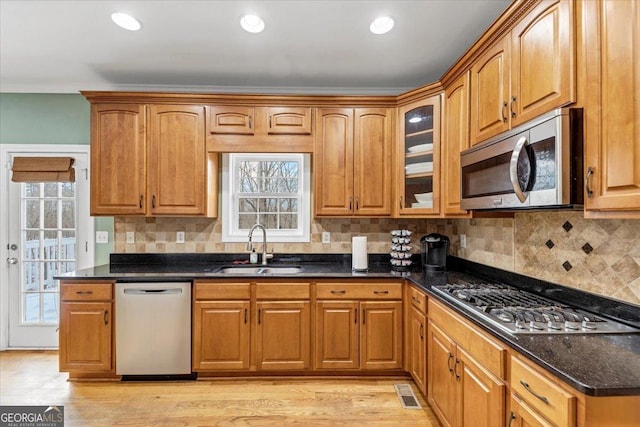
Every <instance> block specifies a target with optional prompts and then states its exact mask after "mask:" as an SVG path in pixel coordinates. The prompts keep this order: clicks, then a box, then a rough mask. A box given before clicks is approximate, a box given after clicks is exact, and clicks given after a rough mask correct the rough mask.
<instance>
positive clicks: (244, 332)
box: [191, 280, 253, 371]
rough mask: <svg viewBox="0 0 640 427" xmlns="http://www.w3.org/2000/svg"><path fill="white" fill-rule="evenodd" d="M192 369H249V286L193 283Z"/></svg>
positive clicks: (227, 283) (213, 282)
mask: <svg viewBox="0 0 640 427" xmlns="http://www.w3.org/2000/svg"><path fill="white" fill-rule="evenodd" d="M193 286H194V289H193V295H194V300H195V301H194V303H193V324H192V350H191V355H192V369H193V370H194V371H228V370H248V369H249V368H250V349H251V319H252V318H253V317H252V315H251V303H250V298H251V290H250V287H251V284H250V283H249V282H226V281H206V280H202V281H198V280H197V281H195V283H194V285H193Z"/></svg>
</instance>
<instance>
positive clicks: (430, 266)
mask: <svg viewBox="0 0 640 427" xmlns="http://www.w3.org/2000/svg"><path fill="white" fill-rule="evenodd" d="M420 249H421V251H422V268H423V269H425V270H427V271H444V270H446V269H447V255H448V254H449V238H448V237H447V236H445V235H443V234H438V233H431V234H427V235H426V236H422V238H421V239H420Z"/></svg>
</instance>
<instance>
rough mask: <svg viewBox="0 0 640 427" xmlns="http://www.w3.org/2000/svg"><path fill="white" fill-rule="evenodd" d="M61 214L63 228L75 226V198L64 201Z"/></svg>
mask: <svg viewBox="0 0 640 427" xmlns="http://www.w3.org/2000/svg"><path fill="white" fill-rule="evenodd" d="M61 216H62V228H73V227H75V221H76V212H75V202H74V201H73V200H63V201H62V212H61Z"/></svg>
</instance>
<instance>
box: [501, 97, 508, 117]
mask: <svg viewBox="0 0 640 427" xmlns="http://www.w3.org/2000/svg"><path fill="white" fill-rule="evenodd" d="M505 108H507V101H505V102H504V104H502V111H500V114H502V121H503V122H506V121H507V116H506V115H505V114H504V109H505Z"/></svg>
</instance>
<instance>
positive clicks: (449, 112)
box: [440, 71, 470, 216]
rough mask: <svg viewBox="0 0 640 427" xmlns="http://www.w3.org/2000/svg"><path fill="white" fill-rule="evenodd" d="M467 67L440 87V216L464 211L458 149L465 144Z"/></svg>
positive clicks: (466, 144)
mask: <svg viewBox="0 0 640 427" xmlns="http://www.w3.org/2000/svg"><path fill="white" fill-rule="evenodd" d="M469 75H470V72H469V71H467V72H466V73H465V74H463V75H462V77H460V78H459V79H458V80H456V81H454V82H453V83H451V84H450V85H449V86H447V87H446V88H445V91H444V131H443V134H444V135H443V143H442V148H441V151H440V153H441V158H442V162H441V168H440V171H441V174H442V179H441V181H440V182H441V206H442V214H443V216H460V215H468V212H467V211H466V210H464V209H461V208H460V200H461V192H460V188H461V182H460V152H462V150H466V149H467V148H469V78H470V76H469Z"/></svg>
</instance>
